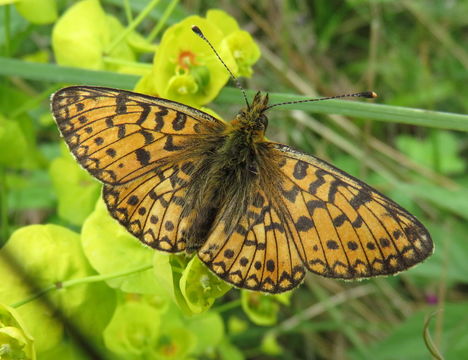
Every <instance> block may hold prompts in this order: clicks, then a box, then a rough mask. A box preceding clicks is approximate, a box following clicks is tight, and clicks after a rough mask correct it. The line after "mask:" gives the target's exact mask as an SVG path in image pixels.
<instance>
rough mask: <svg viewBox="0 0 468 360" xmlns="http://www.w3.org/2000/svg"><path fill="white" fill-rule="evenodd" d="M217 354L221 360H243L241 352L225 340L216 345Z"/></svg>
mask: <svg viewBox="0 0 468 360" xmlns="http://www.w3.org/2000/svg"><path fill="white" fill-rule="evenodd" d="M218 354H219V357H220V359H221V360H244V359H245V357H244V355H243V354H242V351H241V350H239V349H238V348H237V347H235V346H234V345H232V344H231V343H230V342H229V341H228V340H227V339H224V340H223V341H222V342H221V344H219V345H218Z"/></svg>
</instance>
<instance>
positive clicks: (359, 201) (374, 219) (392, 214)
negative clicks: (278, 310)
mask: <svg viewBox="0 0 468 360" xmlns="http://www.w3.org/2000/svg"><path fill="white" fill-rule="evenodd" d="M272 156H273V158H276V161H277V162H278V166H279V168H280V170H281V172H282V173H283V175H284V179H283V180H282V184H281V188H282V189H281V192H282V194H283V196H282V197H281V199H282V203H283V211H284V214H283V217H284V219H286V222H287V223H288V224H289V226H290V227H292V228H294V229H295V231H292V240H293V242H294V244H295V246H296V248H297V249H298V252H299V254H300V256H301V259H302V260H303V262H304V265H305V266H306V267H307V268H308V269H309V270H311V271H312V272H315V273H316V274H319V275H322V276H327V277H335V278H345V279H356V278H365V277H370V276H377V275H388V274H395V273H397V272H400V271H402V270H405V269H407V268H409V267H411V266H413V265H415V264H416V263H419V262H421V261H422V260H423V259H425V258H426V257H427V256H429V255H430V254H431V253H432V250H433V245H432V241H431V239H430V236H429V233H428V232H427V230H426V229H425V228H424V226H423V225H422V224H421V223H420V222H419V221H418V220H417V219H416V218H415V217H414V216H412V215H411V214H409V213H408V212H407V211H405V210H404V209H402V208H401V207H399V206H398V205H396V204H395V203H394V202H393V201H391V200H390V199H388V198H386V197H385V196H383V195H382V194H380V193H378V192H377V191H376V190H374V189H372V188H370V187H369V186H368V185H366V184H364V183H362V182H359V181H358V180H356V179H355V178H353V177H351V176H350V175H348V174H346V173H344V172H342V171H340V170H338V169H336V168H334V167H333V166H331V165H329V164H328V163H326V162H323V161H322V160H319V159H317V158H314V157H312V156H310V155H306V154H303V153H300V152H297V151H295V150H293V149H291V148H289V147H288V146H286V145H280V144H272Z"/></svg>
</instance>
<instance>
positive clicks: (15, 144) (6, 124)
mask: <svg viewBox="0 0 468 360" xmlns="http://www.w3.org/2000/svg"><path fill="white" fill-rule="evenodd" d="M27 150H28V146H27V143H26V138H25V136H24V134H23V131H22V130H21V128H20V126H19V124H18V123H16V122H15V121H13V120H8V119H6V118H5V117H3V116H2V115H0V154H2V156H0V166H1V165H3V166H7V167H10V168H20V169H21V168H22V167H23V165H24V163H25V159H26V158H27Z"/></svg>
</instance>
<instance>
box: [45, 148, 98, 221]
mask: <svg viewBox="0 0 468 360" xmlns="http://www.w3.org/2000/svg"><path fill="white" fill-rule="evenodd" d="M65 152H66V153H64V154H63V155H62V156H61V157H59V158H56V159H54V160H53V161H52V162H51V164H50V169H49V173H50V177H51V179H52V185H53V186H54V189H55V192H56V193H57V198H58V214H59V216H60V217H62V218H63V219H65V220H67V221H68V222H69V223H71V224H73V225H81V224H83V222H84V221H85V219H86V217H87V216H88V215H89V214H90V213H91V212H92V211H93V209H94V207H95V204H96V200H97V199H98V198H99V195H100V193H101V185H100V183H99V182H97V181H96V180H94V179H93V178H92V177H91V176H90V175H89V174H88V173H87V172H86V171H85V170H83V169H82V168H81V167H80V166H79V165H78V164H77V162H76V160H75V159H73V158H72V156H71V155H70V154H69V153H68V150H65Z"/></svg>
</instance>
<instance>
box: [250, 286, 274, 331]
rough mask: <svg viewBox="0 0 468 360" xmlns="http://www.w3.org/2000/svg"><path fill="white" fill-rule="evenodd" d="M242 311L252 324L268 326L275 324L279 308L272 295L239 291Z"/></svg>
mask: <svg viewBox="0 0 468 360" xmlns="http://www.w3.org/2000/svg"><path fill="white" fill-rule="evenodd" d="M241 304H242V309H243V310H244V312H245V313H246V315H247V316H248V317H249V319H250V320H252V322H253V323H255V324H257V325H261V326H269V325H273V324H275V323H276V320H277V316H278V312H279V310H280V306H279V304H278V301H277V300H276V299H275V296H273V295H265V294H262V293H258V292H252V291H247V290H241Z"/></svg>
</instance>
